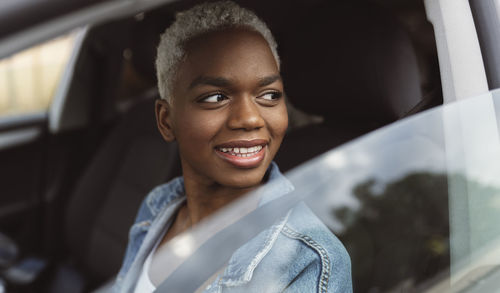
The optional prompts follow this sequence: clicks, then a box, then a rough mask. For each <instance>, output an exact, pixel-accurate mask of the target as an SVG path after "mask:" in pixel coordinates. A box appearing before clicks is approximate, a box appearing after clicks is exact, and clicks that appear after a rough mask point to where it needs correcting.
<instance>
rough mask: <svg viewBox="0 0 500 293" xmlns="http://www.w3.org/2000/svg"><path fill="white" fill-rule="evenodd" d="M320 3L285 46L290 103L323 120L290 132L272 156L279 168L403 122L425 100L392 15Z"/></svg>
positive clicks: (348, 4)
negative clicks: (380, 128) (277, 151)
mask: <svg viewBox="0 0 500 293" xmlns="http://www.w3.org/2000/svg"><path fill="white" fill-rule="evenodd" d="M321 5H322V6H323V7H321V8H319V9H315V13H317V15H316V16H315V17H308V20H309V21H307V22H296V23H297V24H296V27H295V28H294V29H291V30H289V31H291V32H293V34H290V35H288V36H286V38H285V40H284V45H283V46H282V47H283V53H282V60H283V77H284V82H285V90H286V92H287V95H288V97H289V99H290V101H291V102H292V103H293V105H295V106H296V107H297V108H300V109H301V110H303V111H305V112H307V113H310V114H315V115H320V116H322V117H323V123H321V124H316V125H310V126H307V127H306V128H302V129H295V130H292V131H290V133H288V135H287V136H286V137H285V139H284V142H283V145H282V147H281V150H280V152H279V153H278V156H277V158H276V160H277V161H278V164H279V165H280V167H281V168H282V169H283V170H288V169H290V168H292V167H294V166H296V165H298V164H300V163H301V162H304V161H306V160H308V159H310V158H312V157H314V156H316V155H318V154H320V153H322V152H325V151H327V150H329V149H331V148H333V147H335V146H338V145H340V144H342V143H344V142H347V141H349V140H351V139H353V138H355V137H358V136H360V135H362V134H365V133H367V132H369V131H371V130H374V129H376V128H379V127H381V126H383V125H386V124H388V123H391V122H393V121H395V120H397V119H400V118H402V117H404V116H405V115H406V113H408V112H410V111H411V110H412V109H413V107H415V106H416V105H417V104H419V103H420V102H421V100H422V98H423V95H422V91H421V84H420V73H419V68H418V64H417V57H416V54H415V50H414V48H413V45H412V42H411V40H410V37H409V35H408V33H407V32H406V31H405V30H404V29H402V26H401V24H400V23H399V22H398V21H397V20H396V19H395V18H394V17H393V16H392V15H391V14H390V13H387V12H386V11H384V10H383V9H382V8H380V7H378V6H375V5H373V6H372V5H370V4H369V3H368V2H363V3H362V5H357V4H355V3H351V1H349V2H339V1H328V2H327V3H323V4H321ZM304 142H305V143H306V145H307V147H306V150H307V151H304Z"/></svg>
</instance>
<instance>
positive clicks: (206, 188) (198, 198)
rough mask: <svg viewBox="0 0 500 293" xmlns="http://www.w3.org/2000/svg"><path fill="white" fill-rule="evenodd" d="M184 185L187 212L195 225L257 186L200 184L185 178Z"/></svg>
mask: <svg viewBox="0 0 500 293" xmlns="http://www.w3.org/2000/svg"><path fill="white" fill-rule="evenodd" d="M184 187H185V190H186V197H187V206H186V208H187V214H188V216H189V220H190V222H191V225H195V224H197V223H198V222H200V221H201V220H203V219H204V218H206V217H207V216H209V215H211V214H213V213H214V212H216V211H217V210H219V209H220V208H222V207H224V206H226V205H227V204H229V203H231V202H232V201H234V200H235V199H238V198H239V197H241V196H242V195H243V194H245V193H248V192H250V191H252V190H253V189H255V188H256V187H257V186H252V187H248V188H231V187H227V186H221V185H219V184H200V183H198V182H196V181H194V180H190V179H189V178H185V179H184ZM256 205H257V203H256Z"/></svg>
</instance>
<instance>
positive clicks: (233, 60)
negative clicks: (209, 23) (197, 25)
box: [177, 29, 279, 86]
mask: <svg viewBox="0 0 500 293" xmlns="http://www.w3.org/2000/svg"><path fill="white" fill-rule="evenodd" d="M186 52H187V54H186V57H185V58H184V60H183V62H181V63H180V64H179V70H178V80H177V82H178V83H181V84H183V86H186V85H188V86H189V85H190V84H191V83H192V82H193V81H194V80H195V79H199V78H200V77H212V78H224V79H227V80H232V79H241V78H255V79H262V78H265V77H267V76H275V75H279V70H278V65H277V64H276V60H275V58H274V56H273V54H272V51H271V49H270V47H269V45H268V43H267V42H266V40H265V39H264V38H263V37H262V36H261V35H260V34H259V33H256V32H253V31H249V30H243V29H231V30H224V31H218V32H211V33H207V34H204V35H202V36H199V37H197V38H196V39H193V40H192V41H191V42H189V44H188V45H187V47H186Z"/></svg>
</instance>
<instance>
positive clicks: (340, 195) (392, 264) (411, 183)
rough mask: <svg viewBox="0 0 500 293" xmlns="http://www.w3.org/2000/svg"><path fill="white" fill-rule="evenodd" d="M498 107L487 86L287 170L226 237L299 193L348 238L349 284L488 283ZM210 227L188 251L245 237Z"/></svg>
mask: <svg viewBox="0 0 500 293" xmlns="http://www.w3.org/2000/svg"><path fill="white" fill-rule="evenodd" d="M499 113H500V92H498V91H495V92H492V93H490V94H487V95H484V96H481V97H476V98H471V99H469V100H466V101H463V102H459V103H456V104H451V105H447V106H443V107H441V108H439V109H434V110H431V111H428V112H425V113H422V114H420V115H416V116H413V117H411V118H409V119H406V120H404V121H401V122H398V123H395V124H393V125H391V126H389V127H385V128H382V129H379V130H377V131H375V132H373V133H371V134H369V135H367V136H364V137H362V138H360V139H357V140H354V141H352V142H350V143H348V144H346V145H344V146H342V147H339V148H337V149H335V150H332V151H330V152H328V153H326V154H324V155H322V156H320V157H318V158H316V159H314V160H312V161H310V162H309V163H307V164H305V165H303V166H301V167H299V168H297V169H295V170H292V171H291V172H289V173H288V174H287V177H288V178H289V180H290V181H291V182H292V184H293V185H294V186H295V188H296V189H295V191H294V192H292V193H290V194H288V195H287V196H286V197H283V198H278V199H275V200H273V201H270V202H269V203H267V204H266V205H264V206H261V207H260V208H259V209H257V210H255V211H253V212H252V213H250V214H249V215H248V216H247V217H245V221H236V222H235V223H234V225H230V226H229V227H228V228H229V229H232V231H231V235H232V236H231V237H235V236H236V235H237V238H238V239H246V240H245V241H249V240H250V239H252V238H253V237H254V235H252V234H251V233H247V232H248V231H255V229H261V230H262V229H263V227H268V226H269V225H271V224H272V223H273V222H274V221H275V219H274V218H273V217H271V216H270V214H273V213H284V212H286V211H288V210H289V209H290V208H291V207H293V206H295V205H296V204H298V203H299V202H302V201H303V202H305V203H306V204H307V205H308V206H309V208H310V209H311V210H312V211H313V212H314V214H315V215H316V216H317V217H318V218H320V219H321V221H322V222H323V223H325V224H326V225H327V226H328V228H329V229H330V230H331V231H333V232H334V233H335V234H336V235H337V236H339V238H340V240H341V241H342V243H343V244H344V245H345V247H346V248H347V250H348V252H349V255H350V257H351V261H352V274H353V285H354V290H355V292H428V293H431V292H432V293H434V292H493V291H495V290H497V289H498V284H499V283H500V265H499V264H500V249H499V248H498V247H500V237H499V236H500V225H499V224H498V223H500V176H499V175H500V143H499V141H500V139H499V132H498V129H499V125H500V123H499V119H498V114H499ZM254 195H258V192H257V193H255V194H254ZM243 207H244V205H243V206H241V205H238V203H235V205H233V206H232V207H230V209H229V210H233V211H235V210H238V209H240V208H243ZM226 213H227V211H226ZM226 220H227V219H226V218H224V217H223V216H221V215H215V216H214V217H213V218H212V219H210V221H211V223H212V224H214V225H217V222H219V224H220V223H225V221H226ZM258 227H260V228H258ZM252 228H254V230H252ZM224 231H225V230H224ZM224 231H223V232H224ZM198 232H199V231H193V232H192V233H193V234H196V233H198ZM218 236H219V235H216V237H213V238H212V239H210V240H209V241H208V242H211V243H213V244H214V246H216V247H217V249H214V250H210V249H209V248H207V249H204V248H203V247H202V248H201V249H199V250H198V251H197V252H196V253H197V254H201V255H208V254H215V255H216V256H223V254H221V253H220V251H221V250H224V251H229V253H228V257H229V256H230V255H231V252H234V251H235V250H236V249H237V248H238V247H240V246H241V245H242V244H244V243H245V241H243V240H242V241H243V242H241V243H240V244H231V243H228V241H227V239H229V238H224V237H218ZM245 237H246V238H245ZM224 239H226V241H224ZM283 257H285V255H283ZM286 257H291V256H290V255H286ZM199 265H200V266H201V263H199ZM203 265H206V263H203ZM200 270H204V268H203V269H200ZM178 277H179V276H178ZM181 278H182V276H181ZM177 281H178V282H181V280H176V282H177ZM485 284H486V285H485ZM491 284H493V285H491ZM265 285H266V284H264V285H263V286H264V287H265ZM269 285H271V284H269ZM488 286H490V287H488ZM491 286H493V287H491ZM495 286H496V287H495ZM488 288H489V289H488ZM491 288H493V289H491ZM492 290H493V291H492Z"/></svg>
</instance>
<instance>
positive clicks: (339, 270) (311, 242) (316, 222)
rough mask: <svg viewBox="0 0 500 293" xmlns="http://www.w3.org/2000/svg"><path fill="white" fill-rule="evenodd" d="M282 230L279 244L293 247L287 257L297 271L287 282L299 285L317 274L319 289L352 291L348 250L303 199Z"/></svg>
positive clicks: (299, 286) (320, 290) (325, 290)
mask: <svg viewBox="0 0 500 293" xmlns="http://www.w3.org/2000/svg"><path fill="white" fill-rule="evenodd" d="M281 234H282V235H283V239H284V240H283V241H282V242H281V243H280V244H279V246H285V247H286V246H291V247H294V249H293V250H295V251H294V253H295V257H294V256H293V255H292V254H290V256H289V260H288V261H289V262H291V264H290V265H292V266H295V267H296V268H295V270H296V271H297V272H300V273H298V275H297V276H295V278H296V281H295V282H294V283H295V284H291V285H290V286H292V287H294V286H295V287H297V288H302V286H304V285H305V284H307V283H309V282H310V281H308V280H310V279H311V278H313V279H314V278H316V279H317V280H318V283H317V286H318V288H317V289H318V290H317V291H318V292H350V291H352V280H351V260H350V257H349V254H348V253H347V250H346V249H345V247H344V245H343V244H342V243H341V242H340V240H339V239H338V238H337V237H336V236H335V235H334V234H333V233H332V232H331V231H330V229H328V227H326V226H325V224H324V223H323V222H322V221H321V220H320V219H318V218H317V216H316V215H315V214H314V213H313V212H312V211H311V210H310V209H309V208H308V207H307V206H306V205H305V204H304V203H300V204H299V205H297V206H296V207H295V208H294V209H293V210H292V211H291V213H290V215H289V218H288V220H287V221H286V224H285V225H284V226H283V229H282V230H281ZM277 244H278V243H277ZM280 249H282V247H280ZM284 259H286V257H284ZM285 263H286V261H285ZM301 275H302V276H301ZM307 275H309V276H307ZM309 285H311V284H309ZM292 291H293V290H292Z"/></svg>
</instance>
